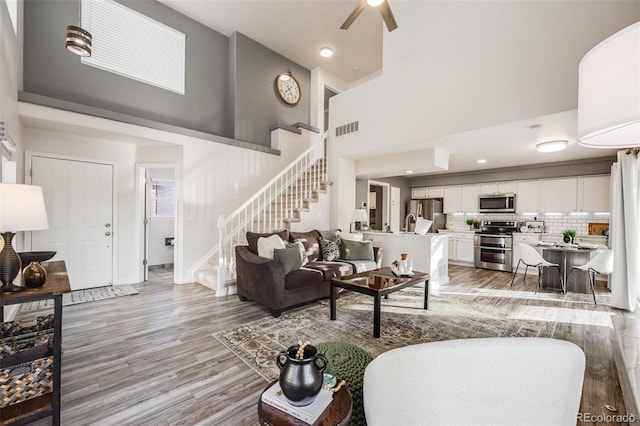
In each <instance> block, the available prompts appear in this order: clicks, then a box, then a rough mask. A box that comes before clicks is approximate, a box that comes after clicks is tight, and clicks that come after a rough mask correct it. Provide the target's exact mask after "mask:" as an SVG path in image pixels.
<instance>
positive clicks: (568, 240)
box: [562, 235, 571, 243]
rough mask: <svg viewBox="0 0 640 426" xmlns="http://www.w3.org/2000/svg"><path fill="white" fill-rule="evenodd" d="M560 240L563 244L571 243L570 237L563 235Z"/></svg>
mask: <svg viewBox="0 0 640 426" xmlns="http://www.w3.org/2000/svg"><path fill="white" fill-rule="evenodd" d="M562 240H563V241H564V242H565V243H570V242H571V236H570V235H565V236H564V237H563V238H562Z"/></svg>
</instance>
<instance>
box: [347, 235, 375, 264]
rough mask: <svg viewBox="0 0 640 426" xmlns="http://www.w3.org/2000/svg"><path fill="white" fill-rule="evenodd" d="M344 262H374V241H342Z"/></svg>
mask: <svg viewBox="0 0 640 426" xmlns="http://www.w3.org/2000/svg"><path fill="white" fill-rule="evenodd" d="M340 254H341V258H342V259H343V260H373V241H351V240H340Z"/></svg>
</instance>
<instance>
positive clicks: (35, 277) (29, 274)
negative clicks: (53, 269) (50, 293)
mask: <svg viewBox="0 0 640 426" xmlns="http://www.w3.org/2000/svg"><path fill="white" fill-rule="evenodd" d="M22 277H23V278H24V286H25V287H28V288H38V287H42V286H43V285H44V283H45V281H47V271H45V269H44V268H43V267H42V265H40V263H39V262H31V263H29V264H28V265H27V266H26V267H25V268H24V269H23V270H22Z"/></svg>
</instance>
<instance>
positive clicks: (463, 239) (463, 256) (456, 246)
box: [446, 232, 475, 265]
mask: <svg viewBox="0 0 640 426" xmlns="http://www.w3.org/2000/svg"><path fill="white" fill-rule="evenodd" d="M446 234H447V235H449V260H450V261H454V262H460V263H464V264H470V265H471V264H473V256H474V247H473V237H474V236H475V234H474V233H473V232H447V233H446Z"/></svg>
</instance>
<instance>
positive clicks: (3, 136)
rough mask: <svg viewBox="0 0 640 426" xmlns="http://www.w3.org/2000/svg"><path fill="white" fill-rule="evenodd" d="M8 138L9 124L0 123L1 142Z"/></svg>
mask: <svg viewBox="0 0 640 426" xmlns="http://www.w3.org/2000/svg"><path fill="white" fill-rule="evenodd" d="M6 138H7V123H6V122H5V121H0V141H1V140H3V139H6Z"/></svg>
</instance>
